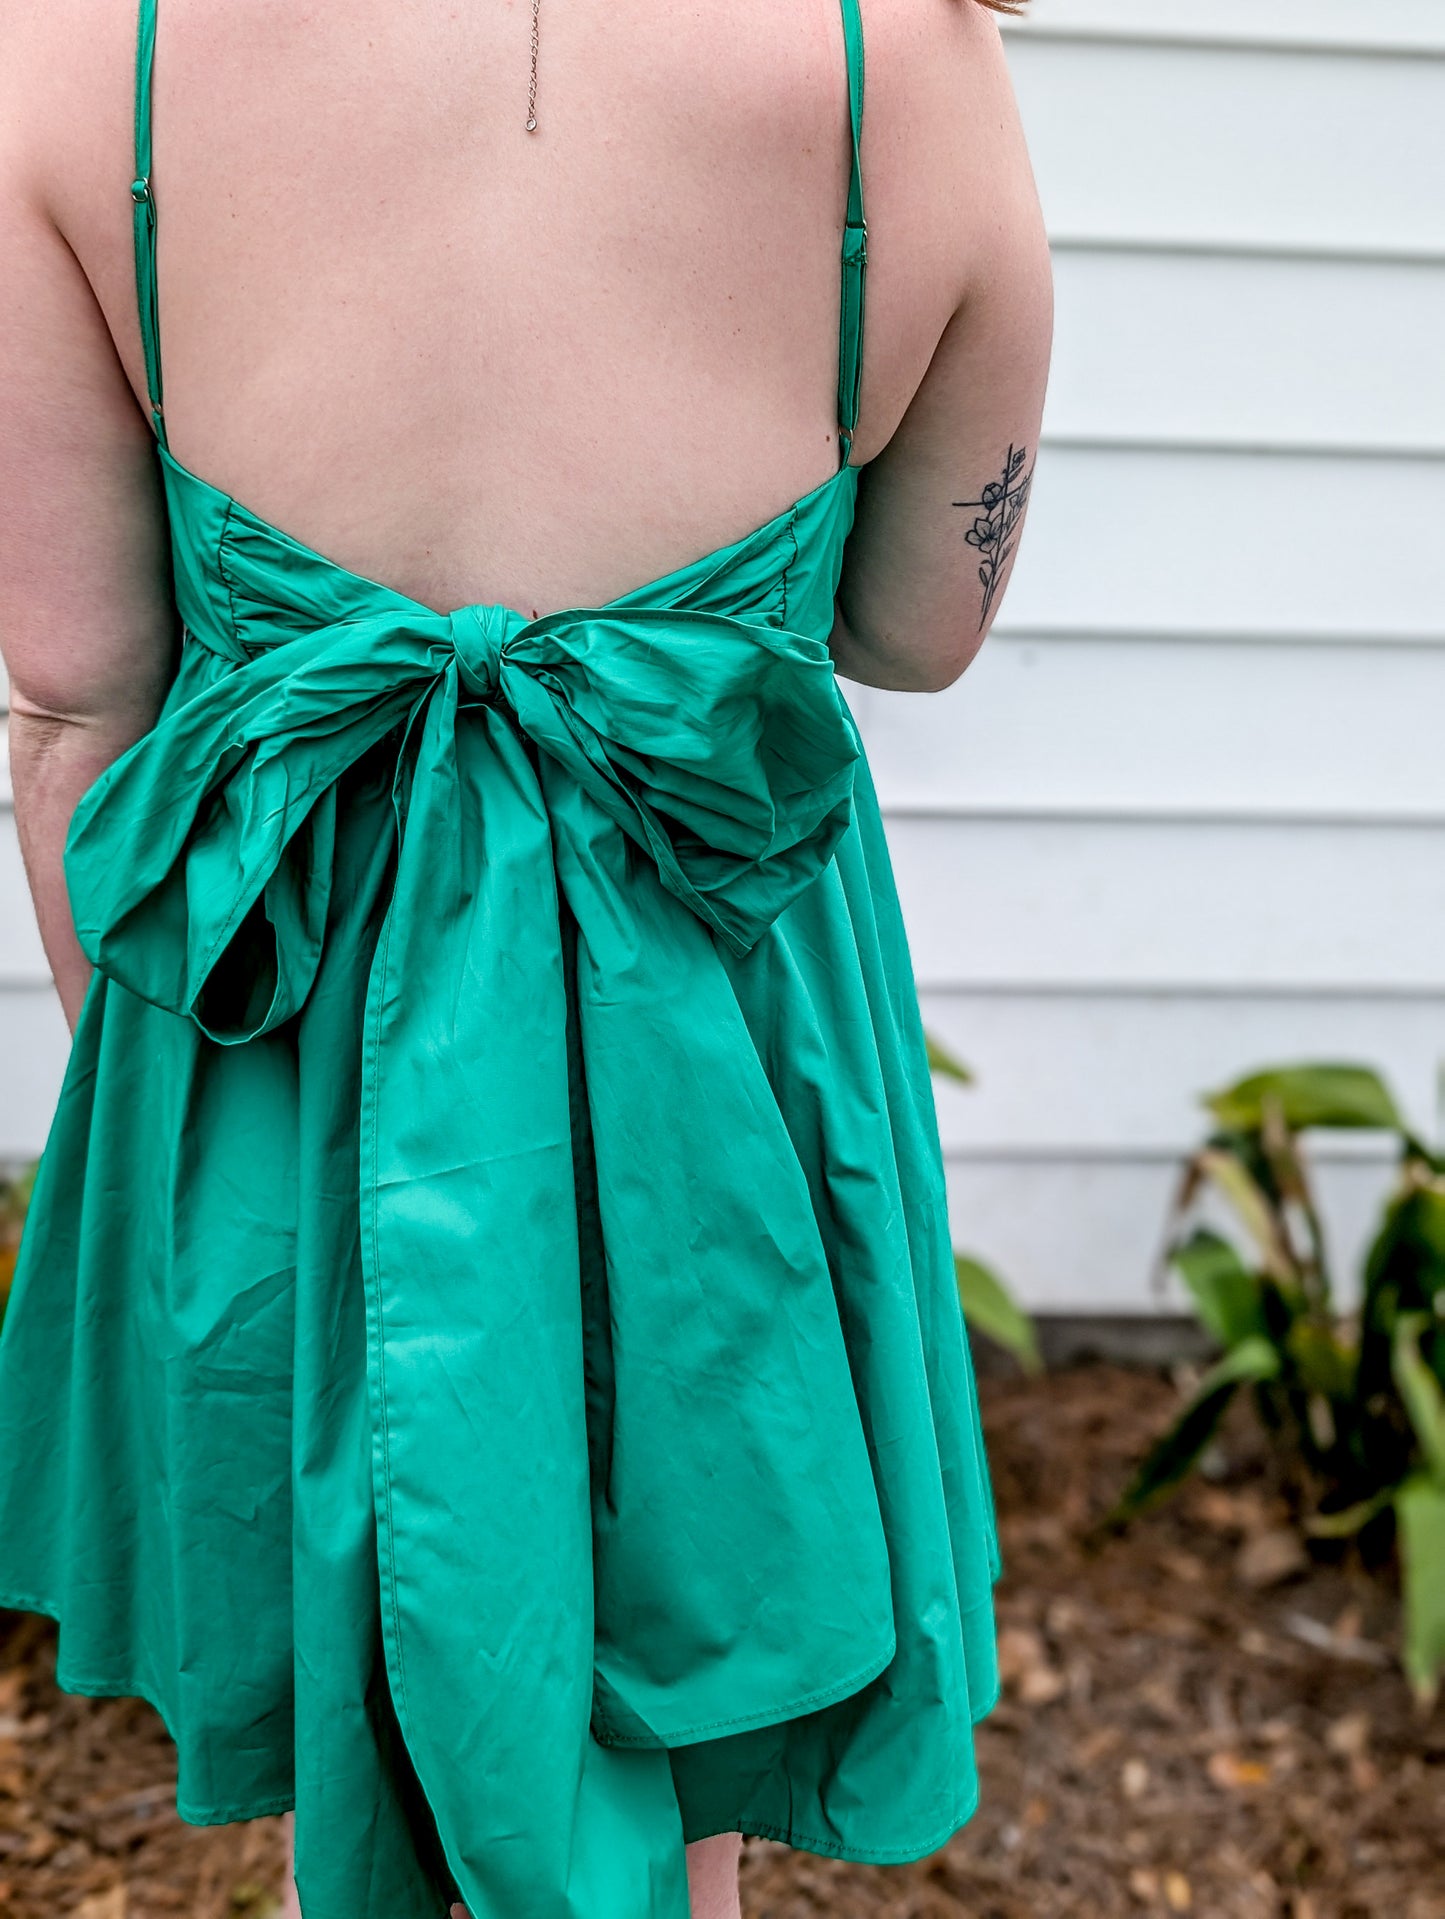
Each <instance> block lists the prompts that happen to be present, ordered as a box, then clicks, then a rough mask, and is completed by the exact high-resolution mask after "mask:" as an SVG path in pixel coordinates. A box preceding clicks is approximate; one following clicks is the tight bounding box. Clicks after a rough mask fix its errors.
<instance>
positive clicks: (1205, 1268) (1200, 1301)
mask: <svg viewBox="0 0 1445 1919" xmlns="http://www.w3.org/2000/svg"><path fill="white" fill-rule="evenodd" d="M1170 1257H1171V1259H1172V1262H1173V1264H1174V1265H1175V1267H1176V1268H1177V1269H1178V1271H1179V1275H1180V1277H1181V1278H1182V1279H1183V1281H1184V1284H1185V1285H1186V1286H1187V1287H1188V1288H1189V1290H1190V1292H1191V1293H1192V1294H1193V1296H1194V1303H1195V1305H1196V1306H1197V1307H1198V1309H1199V1317H1200V1318H1201V1319H1202V1320H1203V1321H1204V1324H1205V1325H1206V1326H1207V1327H1208V1328H1209V1330H1210V1332H1212V1333H1213V1334H1214V1337H1215V1338H1216V1339H1217V1340H1218V1341H1219V1343H1220V1345H1221V1346H1234V1345H1237V1344H1238V1343H1239V1341H1240V1340H1241V1339H1248V1338H1249V1337H1250V1335H1251V1334H1252V1333H1263V1331H1264V1308H1263V1303H1262V1301H1261V1299H1260V1286H1259V1279H1258V1276H1257V1275H1256V1274H1254V1273H1252V1272H1251V1271H1250V1270H1249V1268H1248V1267H1247V1266H1246V1265H1245V1263H1244V1261H1243V1260H1242V1259H1241V1258H1240V1256H1239V1254H1238V1253H1237V1252H1236V1250H1235V1249H1234V1247H1233V1246H1231V1245H1230V1243H1229V1241H1228V1240H1227V1239H1221V1238H1220V1236H1219V1234H1218V1233H1211V1232H1209V1231H1208V1230H1207V1229H1206V1228H1204V1227H1200V1228H1199V1229H1198V1230H1197V1231H1196V1232H1194V1233H1192V1234H1191V1235H1190V1237H1189V1238H1188V1239H1187V1240H1185V1242H1184V1244H1183V1245H1182V1246H1176V1247H1175V1248H1174V1250H1173V1252H1172V1254H1171V1255H1170Z"/></svg>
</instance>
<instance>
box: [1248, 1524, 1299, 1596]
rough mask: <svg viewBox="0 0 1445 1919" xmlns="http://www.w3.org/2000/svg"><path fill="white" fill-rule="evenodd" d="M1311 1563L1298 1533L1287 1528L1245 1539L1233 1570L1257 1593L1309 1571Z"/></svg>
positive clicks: (1280, 1527) (1279, 1528)
mask: <svg viewBox="0 0 1445 1919" xmlns="http://www.w3.org/2000/svg"><path fill="white" fill-rule="evenodd" d="M1309 1563H1310V1561H1309V1554H1308V1553H1307V1552H1306V1551H1305V1549H1304V1542H1303V1541H1302V1540H1301V1539H1300V1536H1299V1534H1298V1533H1296V1532H1291V1531H1290V1529H1289V1527H1287V1526H1279V1527H1276V1528H1274V1529H1273V1530H1272V1531H1270V1532H1266V1533H1255V1534H1254V1535H1253V1536H1252V1537H1251V1538H1249V1539H1246V1540H1245V1542H1244V1544H1243V1545H1242V1546H1241V1547H1240V1549H1239V1554H1238V1556H1237V1558H1236V1559H1235V1562H1234V1570H1235V1573H1236V1574H1237V1576H1238V1577H1239V1578H1240V1579H1242V1580H1243V1581H1244V1583H1245V1585H1246V1586H1253V1587H1254V1588H1255V1589H1256V1590H1258V1589H1260V1588H1262V1587H1264V1586H1278V1585H1280V1584H1281V1583H1282V1582H1283V1581H1284V1580H1286V1579H1293V1578H1295V1577H1296V1576H1297V1575H1298V1574H1300V1573H1302V1572H1307V1571H1308V1570H1309Z"/></svg>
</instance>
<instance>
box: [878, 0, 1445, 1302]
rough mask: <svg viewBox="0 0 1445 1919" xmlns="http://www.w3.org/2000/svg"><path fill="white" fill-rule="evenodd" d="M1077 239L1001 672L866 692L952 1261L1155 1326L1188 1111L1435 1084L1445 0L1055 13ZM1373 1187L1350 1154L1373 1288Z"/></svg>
mask: <svg viewBox="0 0 1445 1919" xmlns="http://www.w3.org/2000/svg"><path fill="white" fill-rule="evenodd" d="M1030 13H1031V15H1032V18H1031V20H1030V21H1029V23H1028V24H1027V25H1023V26H1020V27H1018V28H1017V29H1012V28H1011V29H1010V50H1011V58H1012V64H1013V69H1014V74H1015V78H1016V82H1017V86H1018V90H1019V95H1020V99H1021V101H1022V105H1023V111H1024V117H1025V120H1026V122H1027V125H1028V129H1029V134H1030V139H1031V143H1032V147H1033V153H1034V160H1035V166H1036V170H1037V173H1038V176H1039V185H1040V190H1041V192H1042V195H1043V201H1044V208H1045V213H1046V215H1047V218H1048V221H1049V227H1050V231H1051V234H1052V235H1053V239H1054V244H1055V263H1056V272H1057V288H1058V332H1057V350H1056V359H1055V370H1054V377H1053V382H1052V386H1051V390H1050V399H1049V407H1048V413H1047V417H1046V420H1045V428H1044V446H1043V449H1042V453H1041V457H1040V461H1039V468H1038V476H1037V479H1036V481H1035V488H1034V506H1033V510H1032V516H1031V523H1030V527H1029V532H1028V538H1027V540H1026V542H1025V545H1024V549H1023V554H1022V558H1021V562H1020V566H1019V571H1018V574H1017V577H1016V579H1015V581H1014V583H1013V585H1012V587H1011V589H1010V593H1009V596H1008V600H1007V602H1006V605H1005V610H1004V615H1003V618H1002V620H1001V622H1000V625H999V627H998V629H997V630H996V632H995V635H994V637H993V638H991V639H990V641H989V643H988V645H987V646H986V648H985V649H984V652H983V654H982V655H981V656H980V658H979V660H978V661H977V663H976V664H975V665H974V666H973V667H972V668H971V669H970V671H969V673H968V674H967V675H966V676H965V678H964V680H963V681H962V682H961V683H960V684H959V685H958V686H957V687H955V688H952V689H951V690H950V691H949V692H948V693H946V694H944V695H941V696H939V697H937V698H934V699H928V700H923V699H918V698H909V697H905V696H900V695H891V694H872V693H870V694H866V695H864V696H863V697H862V699H861V700H859V702H858V706H859V710H860V714H861V717H862V719H863V722H864V725H865V729H866V731H867V734H868V738H869V742H870V746H871V749H872V753H873V756H874V765H875V772H876V776H877V779H878V783H879V788H880V791H881V793H882V795H883V799H884V803H885V808H886V810H887V813H888V816H889V822H890V833H891V838H892V841H893V846H894V856H895V862H896V866H897V871H898V877H899V882H900V886H901V888H902V892H903V897H904V903H905V908H906V910H907V913H908V917H909V924H910V929H911V932H912V936H913V941H914V952H915V962H916V967H917V972H918V977H919V983H920V986H921V987H922V989H923V995H924V1002H925V1010H926V1013H927V1017H928V1019H929V1021H930V1023H931V1025H932V1026H933V1027H934V1028H935V1030H936V1031H937V1032H938V1033H939V1034H940V1036H941V1037H943V1038H945V1039H946V1040H948V1041H949V1042H951V1043H952V1044H953V1045H954V1046H955V1048H956V1049H957V1050H958V1051H959V1052H960V1053H961V1054H962V1055H963V1056H964V1057H965V1058H967V1059H968V1060H969V1061H970V1062H971V1063H972V1064H973V1065H974V1066H975V1067H976V1069H977V1071H978V1073H979V1077H980V1084H979V1086H978V1087H977V1088H976V1089H974V1090H972V1091H970V1092H958V1091H955V1090H952V1089H945V1090H944V1091H943V1092H942V1093H941V1095H940V1099H941V1109H942V1120H943V1129H944V1136H945V1143H946V1146H947V1149H948V1154H949V1161H950V1175H951V1180H952V1192H953V1200H954V1209H955V1223H956V1231H957V1236H958V1238H959V1240H960V1242H961V1243H965V1244H967V1245H969V1246H970V1247H972V1248H974V1249H975V1250H978V1251H980V1252H983V1253H985V1254H987V1255H989V1256H991V1257H993V1258H994V1259H996V1260H997V1262H998V1263H999V1264H1000V1265H1001V1266H1002V1267H1003V1268H1004V1269H1005V1271H1006V1272H1008V1273H1009V1274H1010V1275H1011V1276H1012V1277H1013V1278H1014V1280H1015V1282H1016V1283H1017V1284H1018V1286H1019V1288H1020V1290H1021V1291H1022V1292H1023V1294H1024V1295H1025V1297H1026V1298H1027V1300H1028V1301H1029V1302H1030V1303H1031V1304H1033V1305H1035V1306H1037V1307H1041V1308H1044V1309H1048V1308H1053V1309H1056V1310H1068V1311H1075V1312H1077V1311H1090V1310H1105V1309H1109V1310H1116V1311H1117V1310H1132V1309H1141V1308H1147V1307H1150V1306H1151V1305H1155V1304H1158V1303H1160V1302H1159V1300H1158V1299H1157V1298H1156V1296H1155V1295H1154V1294H1153V1293H1152V1292H1151V1290H1150V1286H1149V1273H1150V1268H1151V1263H1152V1261H1153V1257H1154V1254H1155V1252H1156V1250H1157V1246H1158V1242H1159V1235H1160V1230H1161V1226H1162V1224H1163V1220H1164V1217H1165V1214H1166V1210H1167V1205H1168V1199H1169V1194H1170V1190H1171V1187H1172V1184H1173V1181H1174V1178H1175V1175H1176V1169H1177V1164H1178V1158H1179V1155H1180V1153H1181V1151H1182V1149H1183V1148H1184V1147H1185V1146H1186V1145H1187V1144H1188V1143H1189V1142H1190V1141H1191V1140H1192V1139H1193V1138H1194V1137H1195V1136H1196V1134H1197V1131H1198V1128H1199V1123H1200V1117H1201V1116H1200V1114H1199V1110H1198V1108H1197V1106H1196V1104H1195V1100H1196V1096H1197V1094H1198V1093H1199V1092H1200V1091H1202V1090H1204V1089H1205V1088H1208V1087H1210V1086H1214V1085H1218V1084H1220V1083H1221V1082H1223V1081H1224V1080H1226V1079H1228V1078H1230V1077H1232V1076H1234V1075H1235V1074H1237V1073H1239V1072H1241V1071H1243V1070H1246V1069H1248V1068H1249V1067H1251V1066H1254V1065H1256V1064H1263V1063H1265V1062H1267V1061H1272V1060H1276V1059H1281V1058H1308V1057H1319V1056H1330V1057H1337V1058H1338V1057H1349V1058H1359V1059H1363V1060H1369V1061H1374V1062H1376V1063H1378V1064H1380V1065H1381V1066H1383V1067H1385V1068H1386V1069H1387V1070H1388V1071H1389V1073H1390V1075H1391V1077H1392V1079H1393V1080H1394V1082H1395V1084H1396V1086H1397V1088H1398V1090H1399V1092H1400V1095H1401V1097H1402V1098H1403V1100H1404V1101H1405V1102H1406V1104H1407V1105H1408V1106H1409V1108H1410V1109H1411V1111H1412V1113H1413V1115H1414V1117H1415V1119H1416V1122H1417V1124H1419V1125H1421V1126H1422V1127H1426V1128H1429V1127H1432V1126H1433V1123H1434V1118H1435V1101H1436V1094H1435V1082H1436V1074H1437V1068H1438V1064H1439V1061H1440V1059H1441V1057H1442V1056H1445V831H1442V829H1445V751H1442V750H1441V748H1442V728H1445V374H1442V350H1441V342H1442V341H1445V7H1442V6H1441V5H1440V4H1439V0H1368V4H1366V0H1033V5H1032V6H1031V8H1030ZM1384 1176H1385V1168H1384V1167H1383V1166H1382V1164H1381V1162H1380V1158H1379V1155H1378V1151H1375V1150H1372V1149H1371V1147H1370V1146H1369V1144H1368V1143H1366V1144H1365V1145H1364V1146H1363V1147H1362V1148H1360V1149H1357V1150H1355V1151H1349V1152H1338V1153H1335V1154H1334V1155H1332V1156H1331V1159H1330V1164H1329V1165H1328V1169H1327V1173H1326V1188H1325V1191H1326V1200H1327V1207H1328V1211H1329V1213H1330V1214H1331V1215H1332V1219H1333V1222H1334V1225H1335V1228H1336V1238H1337V1242H1338V1251H1339V1254H1340V1256H1341V1259H1342V1260H1348V1259H1349V1258H1350V1256H1351V1254H1352V1252H1353V1249H1354V1248H1355V1247H1356V1246H1357V1245H1358V1243H1359V1241H1360V1239H1361V1237H1362V1235H1363V1233H1364V1231H1365V1229H1366V1226H1367V1224H1368V1221H1369V1217H1370V1212H1371V1209H1372V1207H1373V1205H1374V1203H1375V1201H1376V1199H1377V1197H1378V1194H1379V1191H1380V1188H1381V1183H1382V1180H1383V1178H1384Z"/></svg>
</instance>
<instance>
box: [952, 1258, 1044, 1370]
mask: <svg viewBox="0 0 1445 1919" xmlns="http://www.w3.org/2000/svg"><path fill="white" fill-rule="evenodd" d="M953 1267H954V1271H955V1272H956V1273H957V1274H958V1296H959V1300H960V1302H961V1303H962V1306H963V1317H964V1319H965V1320H966V1321H967V1323H968V1324H969V1325H970V1326H972V1327H974V1328H975V1329H976V1330H977V1331H978V1332H981V1333H986V1334H987V1335H988V1337H989V1338H990V1339H991V1340H993V1341H994V1342H995V1344H997V1345H999V1346H1002V1347H1003V1348H1004V1350H1005V1351H1006V1352H1010V1353H1012V1354H1013V1356H1014V1358H1015V1359H1017V1360H1018V1361H1019V1363H1020V1364H1021V1365H1022V1366H1023V1367H1024V1368H1025V1370H1026V1371H1028V1372H1031V1373H1036V1372H1039V1371H1040V1370H1041V1369H1042V1366H1043V1361H1042V1360H1041V1359H1040V1357H1039V1346H1038V1340H1037V1338H1036V1336H1035V1334H1034V1326H1033V1321H1032V1320H1031V1319H1030V1318H1029V1316H1028V1314H1027V1313H1026V1312H1024V1310H1023V1308H1022V1307H1021V1306H1019V1305H1018V1303H1017V1302H1016V1301H1015V1299H1014V1298H1013V1295H1012V1294H1011V1293H1010V1292H1009V1290H1008V1288H1007V1287H1006V1286H1005V1285H1004V1283H1003V1281H1002V1280H1001V1279H1000V1278H999V1276H998V1274H997V1273H995V1272H993V1271H991V1270H990V1268H989V1267H987V1266H984V1265H982V1264H981V1263H980V1262H979V1261H978V1260H976V1259H970V1258H969V1257H968V1255H967V1254H966V1253H955V1254H954V1256H953Z"/></svg>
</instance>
